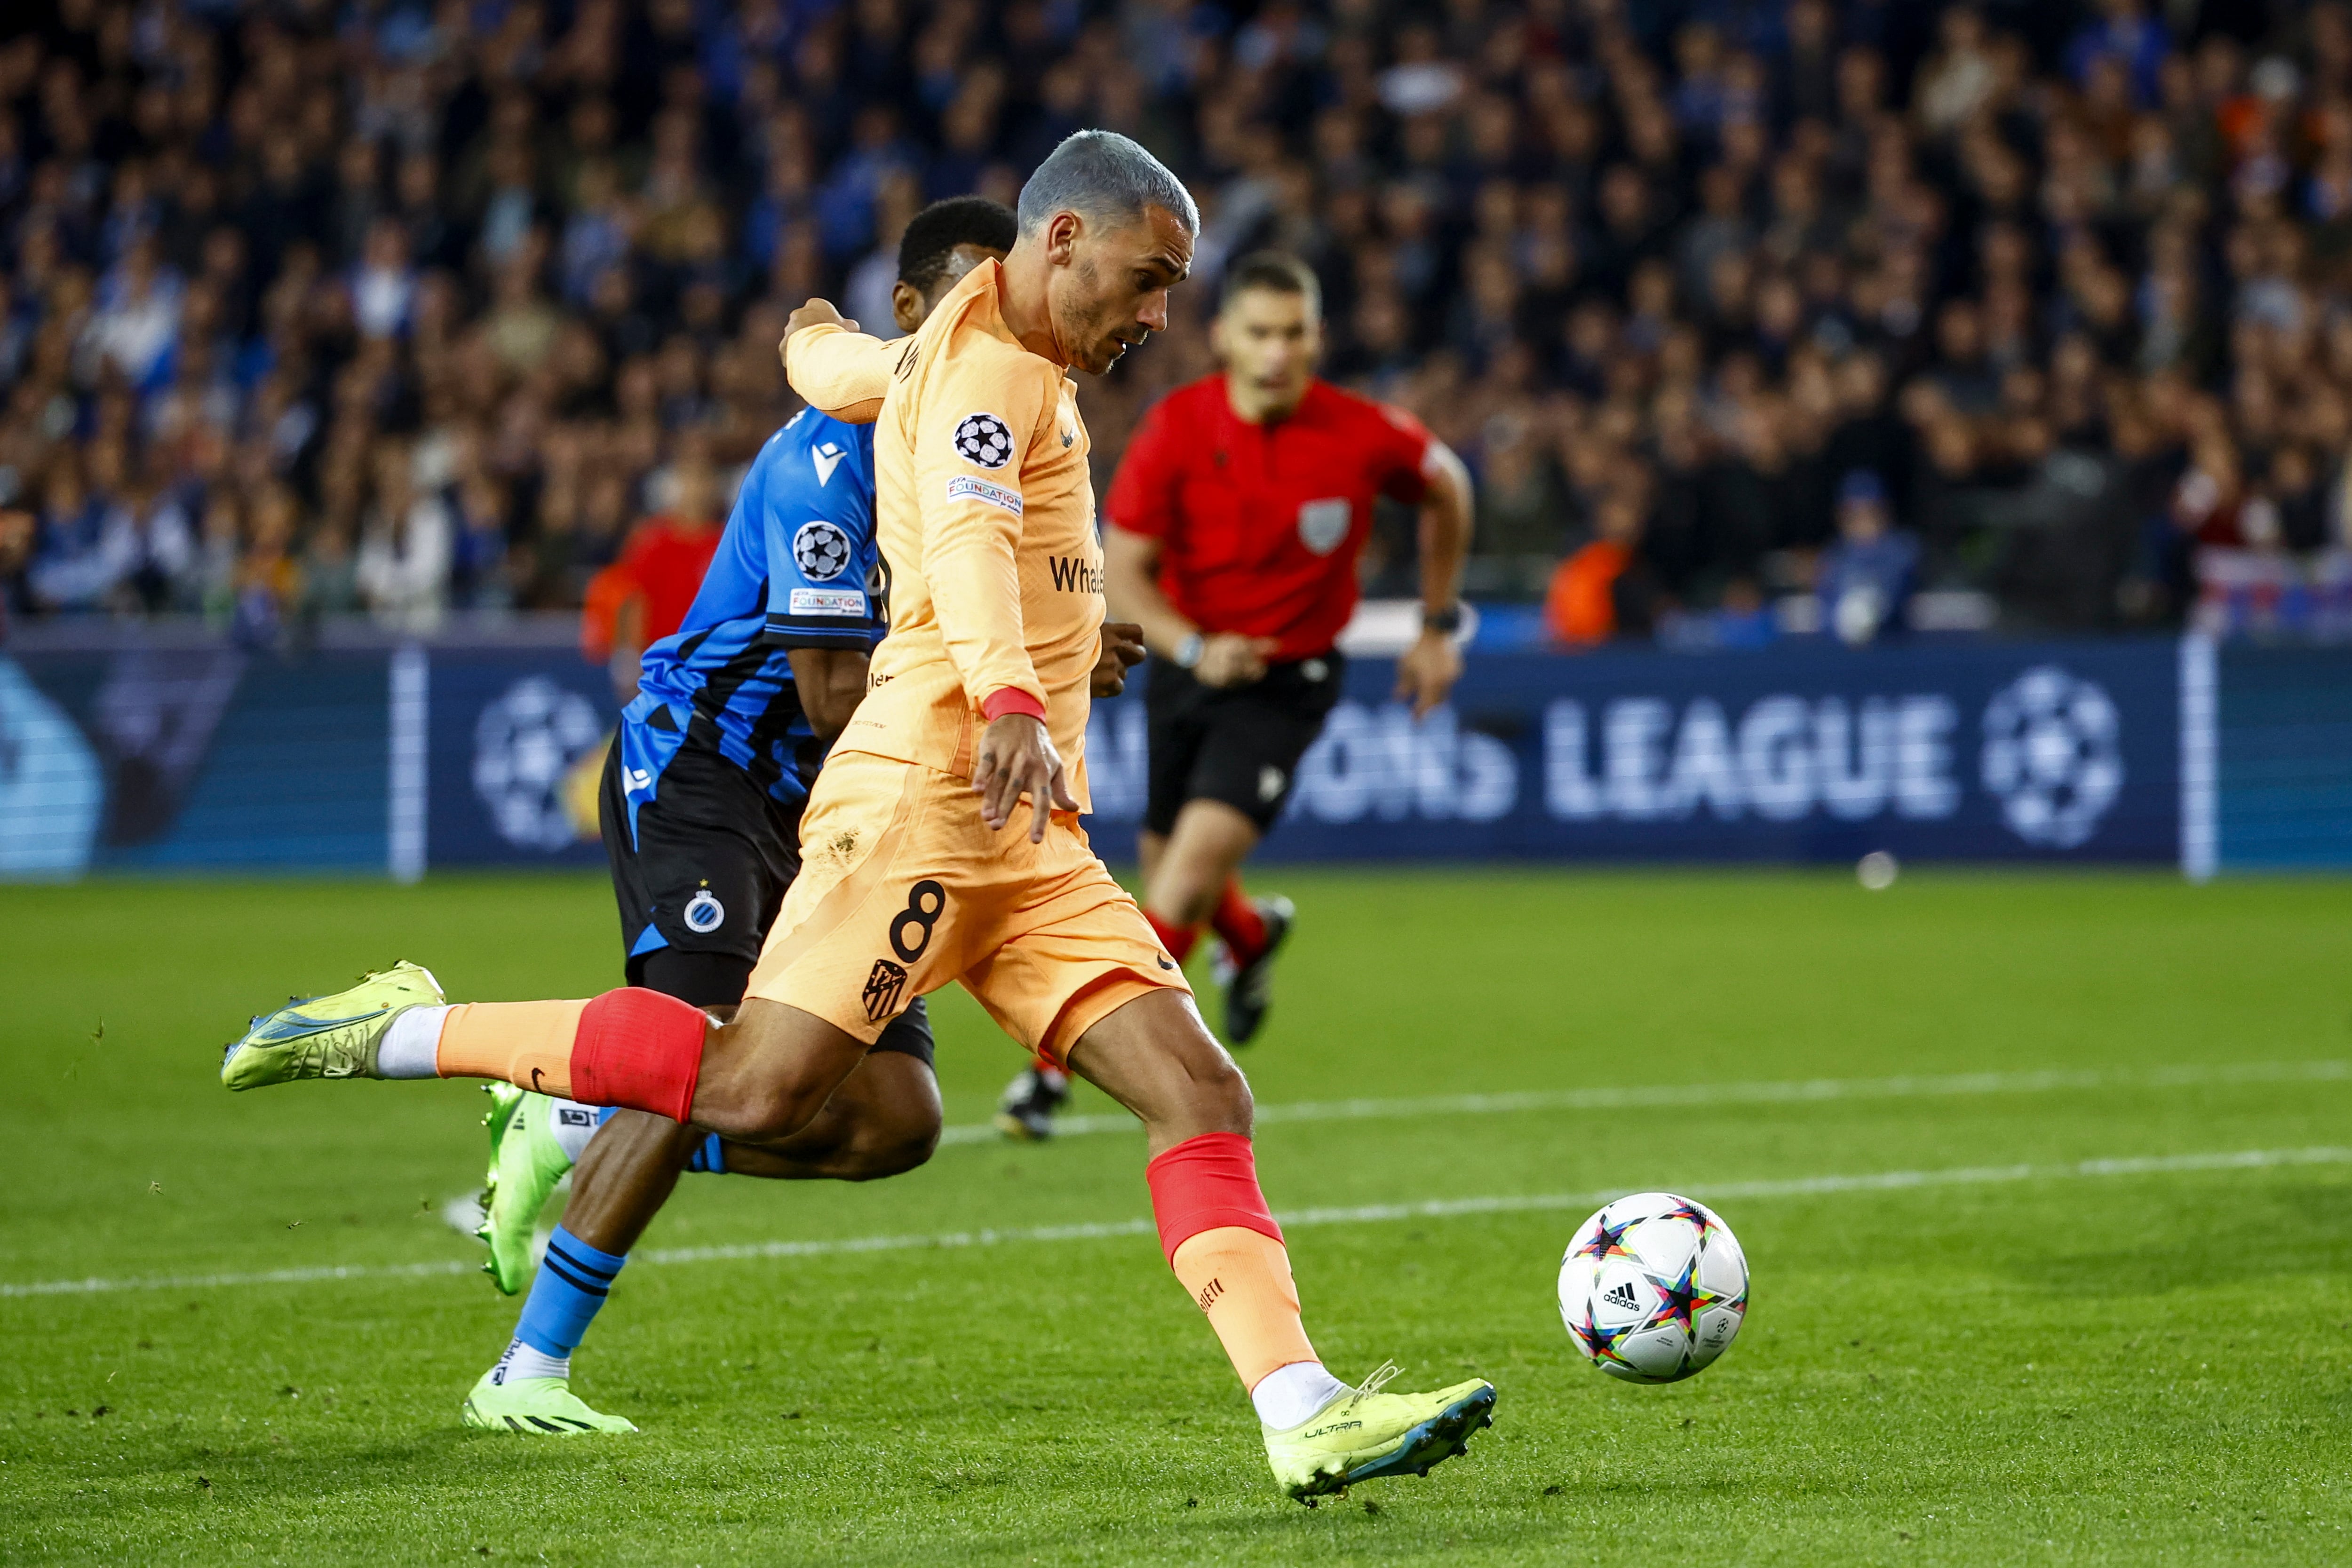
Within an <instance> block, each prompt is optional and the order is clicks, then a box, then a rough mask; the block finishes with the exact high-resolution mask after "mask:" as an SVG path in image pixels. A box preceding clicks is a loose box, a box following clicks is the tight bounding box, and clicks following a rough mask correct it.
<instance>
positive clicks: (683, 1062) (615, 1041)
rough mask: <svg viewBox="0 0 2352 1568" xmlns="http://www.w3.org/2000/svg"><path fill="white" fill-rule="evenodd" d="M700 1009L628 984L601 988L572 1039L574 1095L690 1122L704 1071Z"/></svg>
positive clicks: (583, 1014)
mask: <svg viewBox="0 0 2352 1568" xmlns="http://www.w3.org/2000/svg"><path fill="white" fill-rule="evenodd" d="M708 1022H709V1020H708V1019H705V1018H704V1017H703V1015H702V1009H700V1008H698V1007H696V1006H694V1005H693V1004H692V1003H690V1002H682V1001H679V1000H678V999H677V998H676V997H668V996H664V995H663V994H662V993H661V992H659V991H648V990H646V989H643V988H639V987H635V986H632V987H629V988H625V989H623V990H618V991H606V992H605V993H604V995H603V996H601V997H598V998H596V999H595V1000H594V1001H592V1002H590V1003H589V1004H588V1006H587V1007H586V1008H585V1009H583V1011H582V1012H581V1014H580V1032H579V1034H577V1035H576V1036H574V1037H573V1039H572V1098H573V1099H575V1100H584V1101H586V1102H587V1103H589V1104H591V1105H625V1106H627V1107H629V1108H630V1109H631V1110H633V1111H651V1112H652V1113H654V1114H656V1115H657V1116H667V1117H668V1118H669V1119H670V1120H671V1121H673V1122H684V1121H687V1120H689V1117H688V1113H689V1112H690V1111H692V1110H693V1109H694V1081H695V1080H696V1079H697V1078H698V1077H699V1076H700V1075H701V1072H702V1031H703V1029H704V1026H705V1025H706V1024H707V1023H708Z"/></svg>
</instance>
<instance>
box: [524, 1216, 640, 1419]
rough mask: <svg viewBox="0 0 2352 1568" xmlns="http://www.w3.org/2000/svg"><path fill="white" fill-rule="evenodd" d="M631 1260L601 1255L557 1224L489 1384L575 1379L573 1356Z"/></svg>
mask: <svg viewBox="0 0 2352 1568" xmlns="http://www.w3.org/2000/svg"><path fill="white" fill-rule="evenodd" d="M627 1261H628V1255H627V1254H626V1253H612V1252H604V1251H599V1250H598V1249H595V1248H593V1247H591V1246H589V1245H588V1243H586V1242H585V1241H583V1240H581V1239H580V1238H578V1237H577V1236H574V1235H572V1232H570V1231H569V1230H566V1229H564V1228H562V1226H560V1225H559V1226H557V1227H556V1228H555V1234H554V1235H553V1236H552V1237H551V1238H549V1239H548V1243H547V1256H546V1258H545V1259H544V1260H541V1263H540V1266H539V1277H538V1278H537V1279H535V1280H533V1281H531V1286H530V1297H529V1298H528V1299H527V1300H525V1301H524V1302H523V1307H522V1318H521V1320H520V1322H517V1323H516V1324H515V1336H514V1342H513V1343H510V1344H509V1345H508V1346H507V1353H506V1354H504V1355H502V1356H500V1357H499V1364H498V1366H497V1368H496V1369H495V1370H494V1371H493V1372H492V1374H491V1380H492V1381H493V1382H496V1383H501V1384H503V1383H509V1382H513V1381H516V1380H519V1379H521V1378H526V1377H569V1376H570V1375H572V1350H573V1348H574V1347H576V1346H577V1345H578V1344H579V1343H580V1341H581V1337H582V1336H583V1335H584V1334H585V1333H587V1332H588V1325H589V1323H591V1322H593V1321H594V1320H595V1316H596V1313H597V1312H598V1310H599V1309H601V1308H602V1307H603V1306H604V1298H605V1297H607V1296H608V1295H610V1294H612V1291H613V1281H614V1280H615V1279H617V1278H619V1276H620V1272H621V1265H622V1264H624V1263H626V1262H627Z"/></svg>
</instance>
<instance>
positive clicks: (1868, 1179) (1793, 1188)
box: [0, 1147, 2352, 1297]
mask: <svg viewBox="0 0 2352 1568" xmlns="http://www.w3.org/2000/svg"><path fill="white" fill-rule="evenodd" d="M2342 1165H2352V1148H2337V1147H2320V1148H2309V1149H2243V1150H2239V1151H2237V1152H2235V1153H2231V1154H2209V1155H2139V1156H2134V1157H2128V1158H2124V1159H2105V1160H2078V1161H2076V1162H2074V1164H2071V1165H2049V1166H2036V1165H2013V1166H1959V1167H1958V1168H1956V1169H1950V1170H1939V1171H1877V1172H1873V1173H1870V1174H1866V1175H1861V1176H1798V1177H1794V1178H1790V1179H1784V1180H1776V1181H1732V1182H1691V1183H1685V1184H1682V1185H1681V1186H1678V1187H1677V1188H1676V1190H1678V1191H1681V1192H1685V1193H1687V1194H1689V1195H1691V1196H1693V1197H1699V1198H1703V1199H1706V1200H1709V1201H1711V1202H1714V1203H1723V1202H1726V1201H1728V1200H1733V1199H1739V1198H1759V1199H1761V1198H1774V1197H1822V1196H1827V1195H1832V1194H1836V1193H1848V1192H1899V1191H1902V1190H1904V1189H1906V1188H1910V1187H1935V1186H1995V1185H1999V1184H2001V1183H2007V1182H2031V1181H2067V1180H2075V1179H2079V1178H2082V1177H2086V1176H2168V1175H2175V1174H2180V1173H2189V1172H2197V1171H2244V1170H2270V1169H2273V1168H2276V1167H2279V1166H2342ZM1623 1191H1624V1189H1622V1188H1620V1189H1617V1190H1612V1191H1594V1192H1554V1193H1522V1194H1501V1195H1495V1196H1489V1197H1440V1198H1430V1199H1428V1200H1426V1201H1424V1202H1421V1203H1374V1204H1360V1205H1354V1206H1351V1207H1344V1208H1299V1209H1291V1210H1288V1211H1286V1212H1284V1213H1280V1214H1277V1215H1276V1216H1275V1218H1276V1219H1278V1220H1280V1221H1281V1222H1282V1223H1283V1224H1284V1225H1286V1226H1307V1225H1371V1224H1378V1223H1381V1222H1383V1221H1388V1220H1397V1219H1450V1218H1455V1217H1458V1216H1461V1215H1470V1214H1518V1213H1528V1212H1549V1211H1551V1210H1556V1209H1559V1210H1571V1211H1573V1210H1580V1209H1587V1208H1595V1207H1600V1206H1601V1204H1604V1203H1607V1202H1609V1201H1610V1200H1611V1199H1612V1198H1614V1197H1622V1195H1623ZM1152 1230H1153V1226H1152V1222H1151V1221H1150V1219H1112V1220H1101V1221H1096V1222H1092V1223H1088V1224H1082V1225H1036V1226H1024V1227H1021V1228H1014V1229H1007V1230H957V1231H950V1232H947V1233H946V1234H943V1235H931V1236H915V1235H908V1236H856V1237H847V1238H842V1239H834V1240H814V1241H751V1242H741V1243H738V1244H735V1245H732V1246H725V1247H654V1248H646V1249H642V1250H640V1251H637V1252H635V1253H633V1254H631V1256H632V1257H633V1258H635V1259H636V1260H640V1261H643V1262H646V1263H656V1264H668V1263H713V1262H719V1261H723V1260H738V1259H759V1258H831V1257H839V1256H845V1255H848V1254H852V1253H859V1252H905V1251H914V1250H919V1249H948V1248H960V1247H1001V1246H1005V1245H1008V1244H1010V1243H1013V1242H1022V1241H1094V1240H1098V1239H1105V1238H1109V1237H1119V1236H1149V1235H1150V1234H1151V1233H1152ZM475 1267H476V1266H475V1265H472V1264H467V1263H462V1262H457V1261H454V1260H453V1261H446V1262H437V1263H393V1264H356V1265H352V1266H351V1267H348V1268H332V1269H331V1268H319V1269H272V1270H267V1271H266V1272H261V1273H253V1274H184V1275H169V1276H162V1277H155V1278H149V1279H131V1280H99V1279H89V1280H48V1281H39V1282H37V1283H27V1284H0V1297H14V1296H74V1295H95V1294H102V1293H105V1292H109V1291H181V1290H217V1289H223V1288H226V1287H230V1286H243V1285H303V1284H310V1283H311V1282H313V1281H320V1280H394V1279H429V1278H434V1277H437V1276H440V1275H445V1274H465V1273H470V1272H472V1271H474V1269H475Z"/></svg>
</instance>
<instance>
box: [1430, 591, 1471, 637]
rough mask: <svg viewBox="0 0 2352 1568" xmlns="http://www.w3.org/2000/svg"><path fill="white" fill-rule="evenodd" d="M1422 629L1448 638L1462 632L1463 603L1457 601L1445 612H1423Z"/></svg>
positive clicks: (1445, 609) (1446, 608)
mask: <svg viewBox="0 0 2352 1568" xmlns="http://www.w3.org/2000/svg"><path fill="white" fill-rule="evenodd" d="M1421 629H1422V630H1423V631H1424V632H1443V633H1444V634H1445V635H1446V636H1448V637H1451V636H1453V635H1454V633H1455V632H1459V631H1461V630H1462V604H1461V601H1458V600H1457V601H1454V603H1452V604H1449V605H1447V606H1446V607H1445V608H1444V609H1443V610H1423V612H1421Z"/></svg>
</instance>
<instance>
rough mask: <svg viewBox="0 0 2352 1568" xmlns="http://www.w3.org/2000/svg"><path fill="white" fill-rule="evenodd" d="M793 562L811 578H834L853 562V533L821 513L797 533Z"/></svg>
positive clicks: (816, 579)
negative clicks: (850, 558)
mask: <svg viewBox="0 0 2352 1568" xmlns="http://www.w3.org/2000/svg"><path fill="white" fill-rule="evenodd" d="M793 565H794V566H797V567H799V568H800V569H801V575H802V576H803V577H805V578H807V579H808V580H810V581H811V582H831V581H832V580H834V579H835V578H836V577H839V576H840V575H841V574H842V572H843V571H845V570H847V568H848V566H849V536H848V535H847V534H845V533H843V532H842V531H841V530H840V529H839V528H836V527H835V526H834V525H833V524H831V523H828V522H826V521H825V520H824V518H822V517H819V518H816V519H815V520H814V521H811V522H805V523H803V524H802V525H801V527H800V531H799V532H798V533H796V534H794V535H793Z"/></svg>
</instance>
